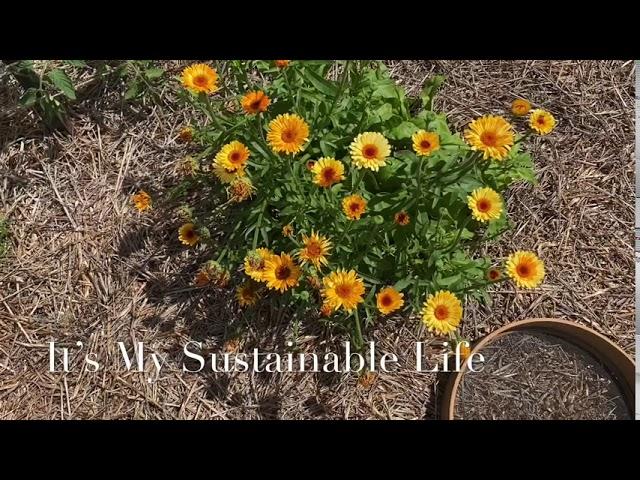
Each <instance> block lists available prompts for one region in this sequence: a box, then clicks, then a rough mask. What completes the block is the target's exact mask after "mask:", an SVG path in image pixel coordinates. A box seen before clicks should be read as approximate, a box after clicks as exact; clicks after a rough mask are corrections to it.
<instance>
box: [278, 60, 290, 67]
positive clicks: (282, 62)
mask: <svg viewBox="0 0 640 480" xmlns="http://www.w3.org/2000/svg"><path fill="white" fill-rule="evenodd" d="M290 61H291V60H276V67H278V68H287V67H288V66H289V62H290Z"/></svg>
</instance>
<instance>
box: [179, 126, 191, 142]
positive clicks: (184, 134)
mask: <svg viewBox="0 0 640 480" xmlns="http://www.w3.org/2000/svg"><path fill="white" fill-rule="evenodd" d="M178 138H179V139H180V141H181V142H184V143H188V142H190V141H191V140H193V128H191V127H184V128H183V129H182V130H180V133H179V134H178Z"/></svg>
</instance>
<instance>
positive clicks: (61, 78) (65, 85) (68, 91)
mask: <svg viewBox="0 0 640 480" xmlns="http://www.w3.org/2000/svg"><path fill="white" fill-rule="evenodd" d="M47 76H48V77H49V80H51V82H53V84H54V85H55V86H56V87H57V88H58V90H60V91H61V92H62V93H63V94H64V95H65V96H66V97H67V98H70V99H71V100H75V99H76V89H75V88H74V86H73V82H72V81H71V79H70V78H69V77H68V76H67V74H66V73H64V72H63V71H62V70H60V69H59V68H55V69H53V70H51V71H50V72H49V73H48V74H47Z"/></svg>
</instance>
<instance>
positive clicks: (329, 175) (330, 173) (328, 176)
mask: <svg viewBox="0 0 640 480" xmlns="http://www.w3.org/2000/svg"><path fill="white" fill-rule="evenodd" d="M335 174H336V172H335V170H334V169H333V168H331V167H329V168H325V170H324V172H322V176H323V177H324V179H325V180H327V181H331V180H333V178H334V177H335Z"/></svg>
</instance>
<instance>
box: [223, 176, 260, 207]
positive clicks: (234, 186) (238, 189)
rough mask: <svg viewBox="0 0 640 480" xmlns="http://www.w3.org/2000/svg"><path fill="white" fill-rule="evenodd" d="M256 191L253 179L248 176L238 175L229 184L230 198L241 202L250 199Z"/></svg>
mask: <svg viewBox="0 0 640 480" xmlns="http://www.w3.org/2000/svg"><path fill="white" fill-rule="evenodd" d="M255 191H256V187H254V186H253V183H251V180H249V179H248V178H247V177H236V178H235V179H234V180H233V181H232V182H231V185H230V186H229V189H228V194H229V200H231V201H232V202H236V203H240V202H244V201H245V200H249V199H250V198H251V197H252V196H253V194H254V193H255Z"/></svg>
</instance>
